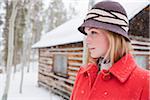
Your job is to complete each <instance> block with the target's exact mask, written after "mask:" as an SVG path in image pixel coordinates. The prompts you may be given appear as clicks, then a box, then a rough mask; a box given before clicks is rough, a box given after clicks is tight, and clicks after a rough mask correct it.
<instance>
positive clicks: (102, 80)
mask: <svg viewBox="0 0 150 100" xmlns="http://www.w3.org/2000/svg"><path fill="white" fill-rule="evenodd" d="M149 76H150V72H149V71H147V70H144V69H142V68H140V67H138V65H136V63H135V61H134V58H133V57H132V55H131V54H127V55H125V56H124V57H122V58H121V59H120V60H119V61H118V62H116V63H115V64H113V66H112V67H111V68H110V69H109V70H101V71H100V72H98V67H97V65H96V64H88V65H86V66H82V67H81V68H80V70H79V72H78V74H77V77H76V81H75V84H74V88H73V91H72V95H71V97H70V100H150V97H149V96H150V95H149V78H150V77H149Z"/></svg>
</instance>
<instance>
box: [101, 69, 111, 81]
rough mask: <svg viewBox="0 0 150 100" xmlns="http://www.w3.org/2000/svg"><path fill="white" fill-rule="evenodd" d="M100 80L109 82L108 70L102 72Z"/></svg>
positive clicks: (109, 74)
mask: <svg viewBox="0 0 150 100" xmlns="http://www.w3.org/2000/svg"><path fill="white" fill-rule="evenodd" d="M101 73H102V79H103V80H110V79H111V73H110V72H109V71H108V70H102V71H101Z"/></svg>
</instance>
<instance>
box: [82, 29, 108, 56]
mask: <svg viewBox="0 0 150 100" xmlns="http://www.w3.org/2000/svg"><path fill="white" fill-rule="evenodd" d="M85 32H86V33H87V37H86V43H87V46H88V48H89V51H90V54H91V57H92V58H99V57H100V56H105V54H106V52H107V50H108V48H109V41H108V38H107V34H108V33H107V31H105V30H102V29H96V28H88V27H85Z"/></svg>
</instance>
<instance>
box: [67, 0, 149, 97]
mask: <svg viewBox="0 0 150 100" xmlns="http://www.w3.org/2000/svg"><path fill="white" fill-rule="evenodd" d="M128 29H129V21H128V18H127V14H126V12H125V10H124V8H123V7H122V6H121V5H120V4H119V3H118V2H114V1H102V2H99V3H97V4H96V5H95V6H94V7H93V8H92V9H91V10H90V11H89V12H88V14H87V16H86V18H85V20H84V23H83V24H82V25H81V26H80V27H79V28H78V30H79V31H80V32H81V33H83V34H85V35H86V43H87V46H88V50H89V57H88V58H87V59H88V64H86V65H84V66H81V67H80V70H79V72H78V74H77V78H76V81H75V84H74V88H73V91H72V95H71V98H70V100H150V98H149V72H148V71H146V70H144V69H142V68H140V67H138V65H137V64H136V62H135V60H134V58H133V56H132V54H131V53H130V52H131V44H130V39H129V37H128Z"/></svg>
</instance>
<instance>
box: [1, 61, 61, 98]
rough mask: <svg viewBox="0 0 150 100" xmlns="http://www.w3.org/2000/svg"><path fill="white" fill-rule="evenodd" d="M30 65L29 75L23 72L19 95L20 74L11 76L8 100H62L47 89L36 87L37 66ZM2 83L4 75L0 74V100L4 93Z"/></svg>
mask: <svg viewBox="0 0 150 100" xmlns="http://www.w3.org/2000/svg"><path fill="white" fill-rule="evenodd" d="M31 65H34V66H32V67H31V68H30V72H29V73H27V72H26V69H25V71H24V72H25V74H24V83H23V92H22V94H20V93H19V86H20V79H21V73H20V72H17V73H16V74H15V75H12V77H11V83H10V91H9V95H8V100H62V98H61V97H59V96H56V95H55V94H53V93H51V92H50V91H48V90H47V89H45V88H43V87H38V85H37V78H38V71H37V67H36V65H37V64H35V63H34V64H33V63H32V64H31ZM18 70H19V69H18ZM4 83H5V74H0V98H1V97H2V93H3V91H4Z"/></svg>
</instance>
